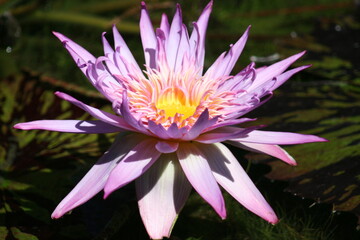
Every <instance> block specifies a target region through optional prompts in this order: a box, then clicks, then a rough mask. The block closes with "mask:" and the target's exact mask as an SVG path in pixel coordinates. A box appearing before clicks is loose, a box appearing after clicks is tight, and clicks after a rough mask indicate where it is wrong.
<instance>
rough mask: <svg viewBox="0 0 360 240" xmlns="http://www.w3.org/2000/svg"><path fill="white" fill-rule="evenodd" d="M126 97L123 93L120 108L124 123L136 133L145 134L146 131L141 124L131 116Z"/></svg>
mask: <svg viewBox="0 0 360 240" xmlns="http://www.w3.org/2000/svg"><path fill="white" fill-rule="evenodd" d="M126 95H127V94H126V93H123V99H122V103H121V106H120V112H121V115H122V116H123V118H124V121H125V122H126V123H127V124H128V125H130V126H131V127H132V128H134V129H136V130H137V131H139V132H142V133H144V134H147V133H148V131H147V130H146V128H145V127H144V125H143V124H142V122H140V121H138V120H136V119H135V117H134V116H133V115H132V114H131V112H130V108H129V102H128V99H127V97H126Z"/></svg>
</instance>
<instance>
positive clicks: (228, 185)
mask: <svg viewBox="0 0 360 240" xmlns="http://www.w3.org/2000/svg"><path fill="white" fill-rule="evenodd" d="M199 149H200V150H201V152H202V153H203V154H204V156H205V157H206V159H207V160H208V162H209V165H210V167H211V170H212V172H213V174H214V177H215V179H216V181H217V182H218V183H219V184H220V185H221V186H222V187H223V188H224V189H225V190H226V191H227V192H228V193H230V195H231V196H233V197H234V198H235V199H236V200H237V201H238V202H239V203H241V204H242V205H243V206H244V207H246V208H247V209H249V210H250V211H252V212H253V213H255V214H257V215H259V216H260V217H262V218H264V219H265V220H267V221H269V222H270V223H273V224H275V223H277V222H278V218H277V217H276V215H275V213H274V211H273V210H272V208H271V207H270V206H269V204H268V203H267V202H266V200H265V199H264V197H263V196H262V195H261V193H260V192H259V190H258V189H257V188H256V186H255V185H254V183H253V182H252V181H251V179H250V178H249V176H248V175H247V174H246V172H245V171H244V169H243V168H242V167H241V165H240V164H239V162H238V161H237V160H236V158H235V157H234V155H233V154H232V153H231V152H230V150H229V149H227V148H226V147H225V146H224V145H223V144H221V143H215V144H211V145H199Z"/></svg>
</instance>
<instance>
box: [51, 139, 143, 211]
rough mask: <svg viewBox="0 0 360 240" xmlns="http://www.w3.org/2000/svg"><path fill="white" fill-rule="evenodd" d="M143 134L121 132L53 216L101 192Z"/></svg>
mask: <svg viewBox="0 0 360 240" xmlns="http://www.w3.org/2000/svg"><path fill="white" fill-rule="evenodd" d="M139 138H140V139H141V138H142V136H140V135H138V134H124V133H122V134H119V135H118V136H117V138H116V140H115V142H114V143H113V145H112V146H111V147H110V149H109V150H108V151H107V152H106V153H105V154H104V155H103V156H102V157H101V158H100V159H99V160H98V161H97V163H95V165H94V166H93V167H92V168H91V169H90V171H89V172H88V173H87V174H86V175H85V176H84V177H83V179H81V181H80V182H79V183H78V184H77V185H76V187H75V188H74V189H73V190H72V191H71V192H70V193H69V194H68V195H67V196H66V197H65V198H64V199H63V200H62V201H61V202H60V204H59V205H58V206H57V207H56V209H55V211H54V212H53V213H52V215H51V217H52V218H60V217H61V216H62V215H64V214H65V213H67V212H69V211H70V210H72V209H74V208H75V207H77V206H79V205H81V204H83V203H85V202H86V201H88V200H89V199H90V198H92V197H93V196H95V195H96V194H97V193H98V192H100V191H101V190H102V189H103V188H104V185H105V182H106V180H107V178H108V176H109V174H110V172H111V170H112V169H113V168H114V167H115V166H116V163H117V162H118V161H119V160H121V159H122V158H123V157H124V156H125V155H126V154H127V153H128V152H129V151H130V150H131V149H132V148H133V147H134V146H135V145H136V144H137V143H138V141H139V140H140V139H139Z"/></svg>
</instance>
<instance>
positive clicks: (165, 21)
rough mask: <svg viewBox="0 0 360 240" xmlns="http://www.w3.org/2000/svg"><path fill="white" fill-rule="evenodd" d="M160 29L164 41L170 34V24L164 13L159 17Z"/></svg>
mask: <svg viewBox="0 0 360 240" xmlns="http://www.w3.org/2000/svg"><path fill="white" fill-rule="evenodd" d="M160 29H161V30H162V31H163V33H164V36H165V39H168V38H169V33H170V24H169V19H168V17H167V16H166V14H165V13H163V14H162V15H161V23H160Z"/></svg>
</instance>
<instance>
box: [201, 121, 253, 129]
mask: <svg viewBox="0 0 360 240" xmlns="http://www.w3.org/2000/svg"><path fill="white" fill-rule="evenodd" d="M250 121H256V118H239V119H229V120H225V121H222V122H219V123H216V124H214V125H212V126H210V127H208V128H206V131H207V132H208V131H212V130H215V129H217V128H220V127H226V126H231V125H238V124H241V123H245V122H250Z"/></svg>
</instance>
